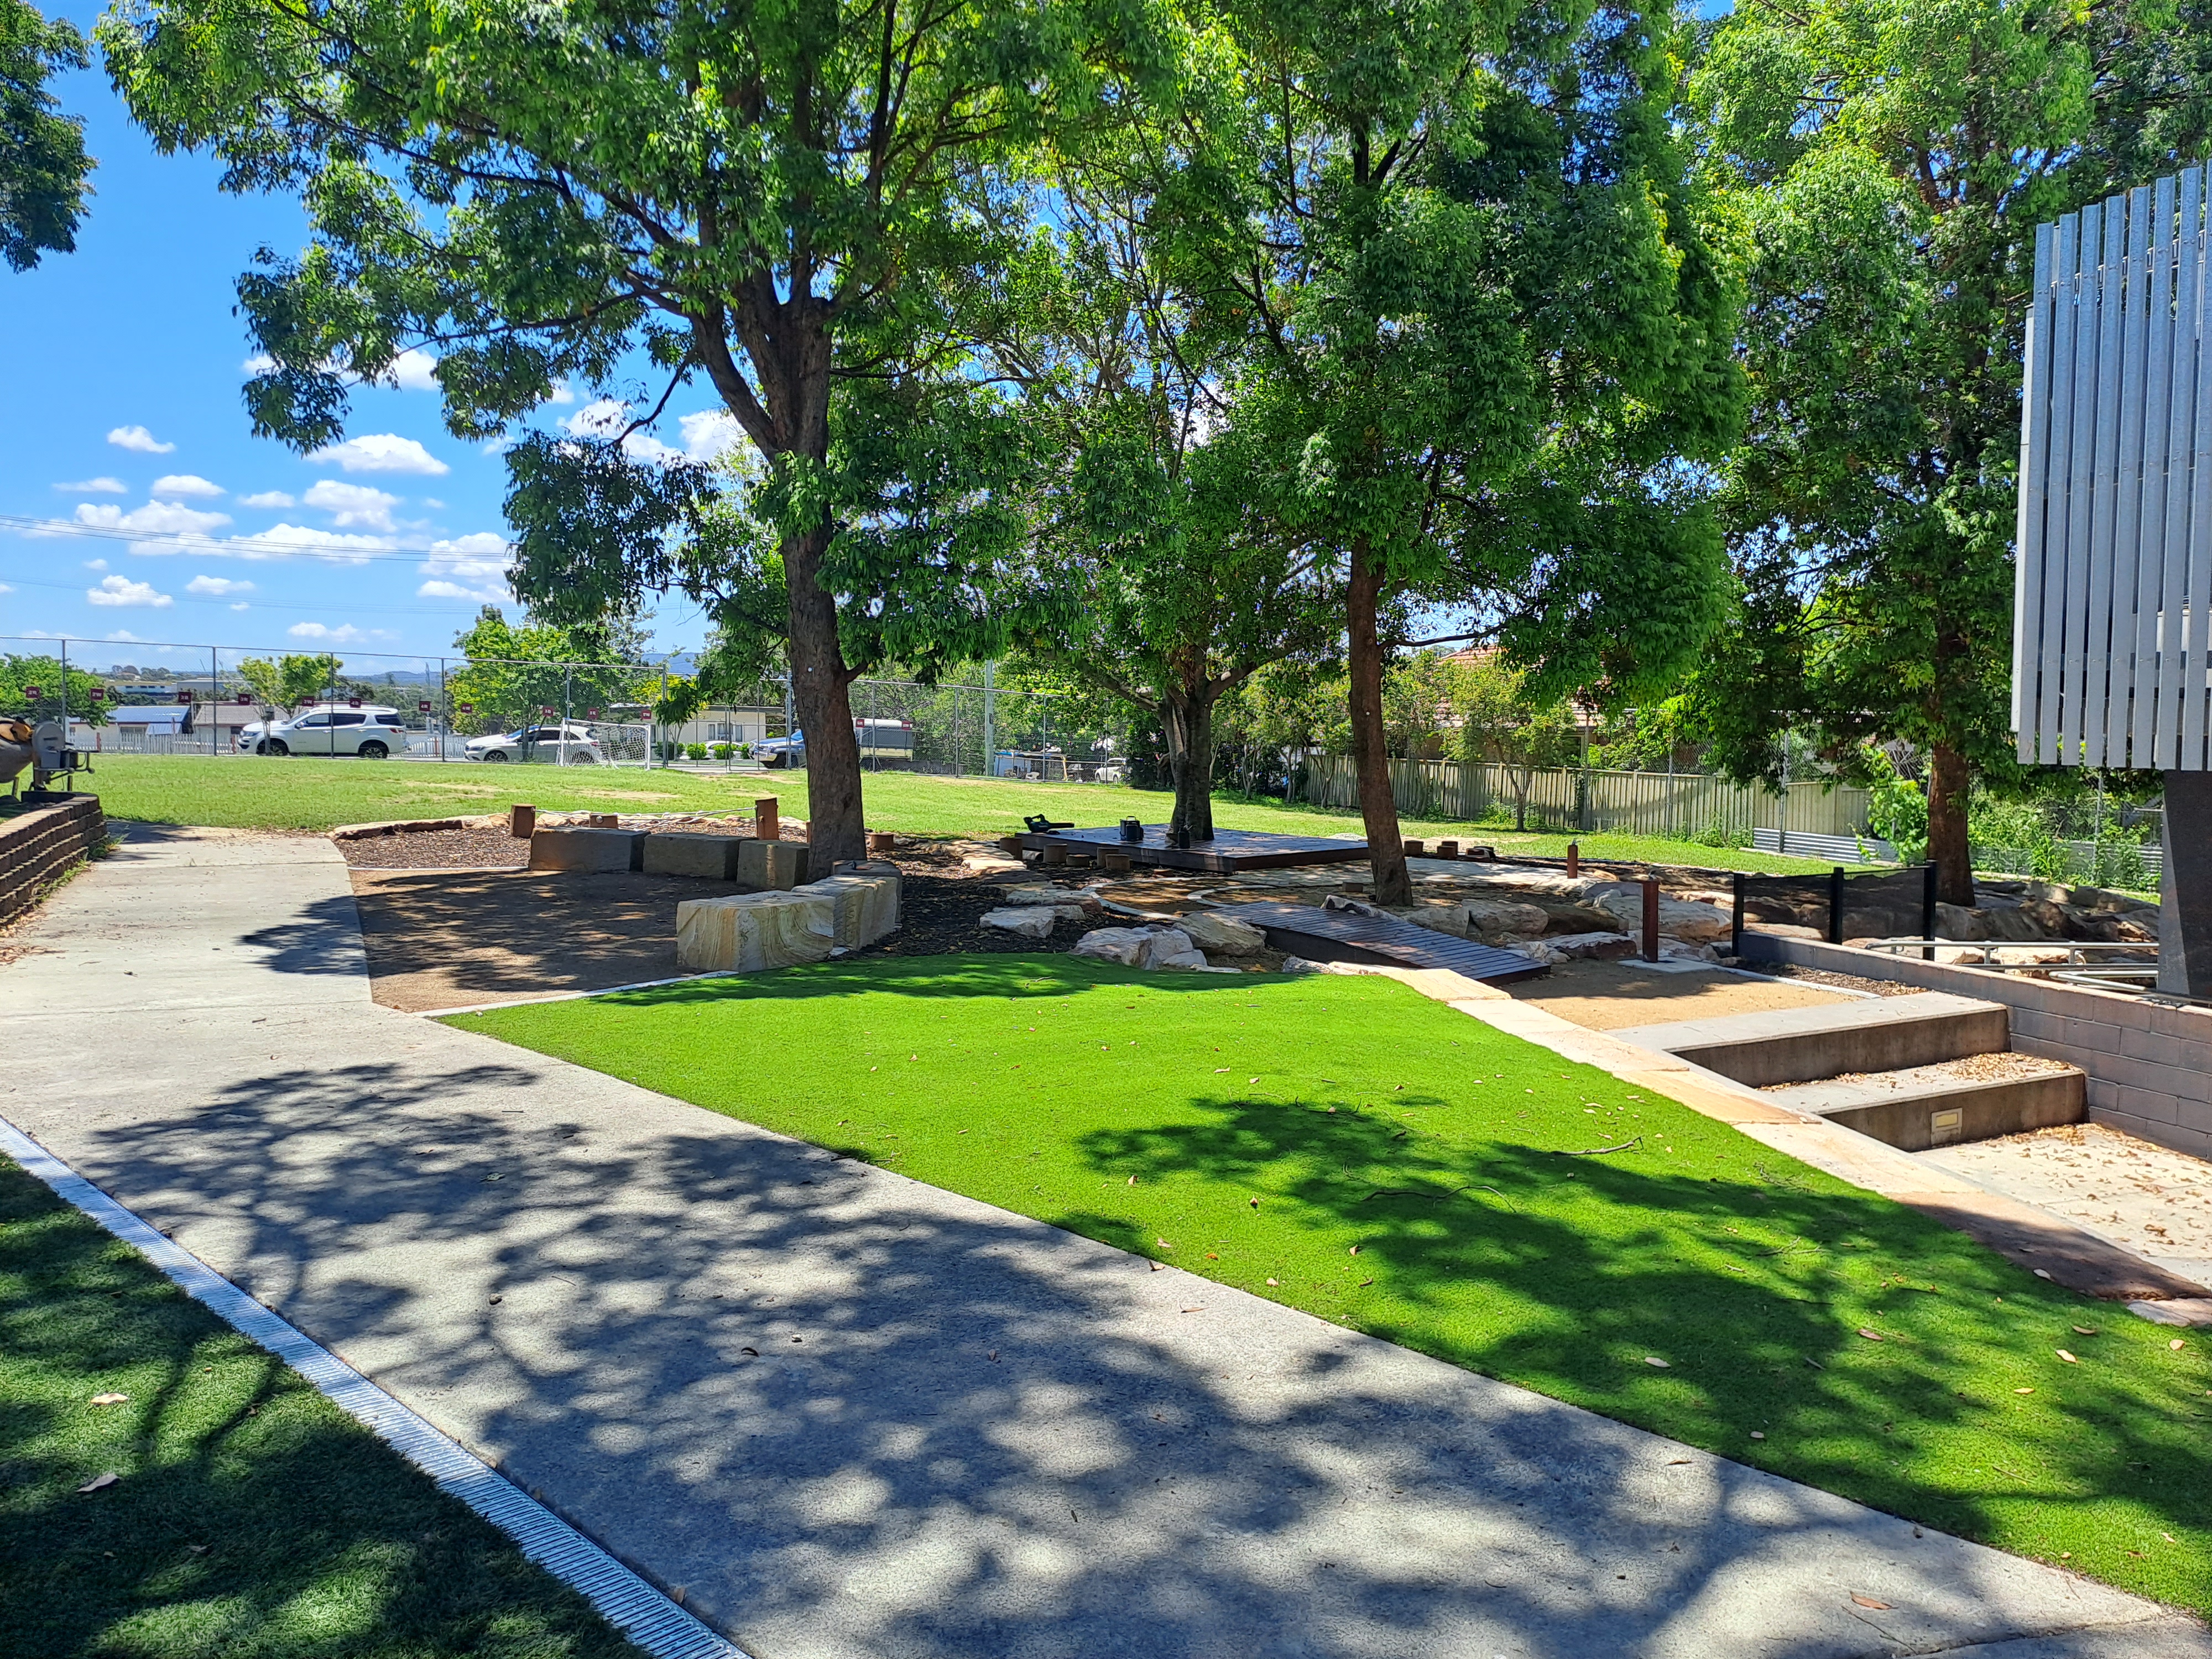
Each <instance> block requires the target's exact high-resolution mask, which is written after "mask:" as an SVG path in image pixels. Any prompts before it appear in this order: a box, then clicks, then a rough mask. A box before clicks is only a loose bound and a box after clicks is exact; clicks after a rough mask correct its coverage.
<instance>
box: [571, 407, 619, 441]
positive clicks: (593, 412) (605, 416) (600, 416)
mask: <svg viewBox="0 0 2212 1659" xmlns="http://www.w3.org/2000/svg"><path fill="white" fill-rule="evenodd" d="M628 416H629V404H626V403H623V401H622V400H621V399H620V398H593V399H592V401H591V402H590V403H588V404H585V405H584V406H583V407H582V408H581V409H580V410H577V411H576V412H575V413H574V415H571V416H569V417H568V419H567V420H565V421H563V422H561V430H562V431H563V432H565V433H567V434H568V435H569V436H570V437H572V438H611V437H613V436H614V435H615V434H616V433H617V432H619V431H621V430H622V428H623V422H624V420H625V419H626V418H627V417H628Z"/></svg>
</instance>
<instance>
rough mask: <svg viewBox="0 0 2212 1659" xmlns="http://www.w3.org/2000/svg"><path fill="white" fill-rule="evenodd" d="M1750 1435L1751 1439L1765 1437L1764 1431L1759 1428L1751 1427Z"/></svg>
mask: <svg viewBox="0 0 2212 1659" xmlns="http://www.w3.org/2000/svg"><path fill="white" fill-rule="evenodd" d="M1751 1437H1752V1438H1753V1440H1764V1439H1765V1438H1766V1435H1765V1431H1763V1430H1759V1429H1753V1431H1751Z"/></svg>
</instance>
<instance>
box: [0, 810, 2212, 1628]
mask: <svg viewBox="0 0 2212 1659" xmlns="http://www.w3.org/2000/svg"><path fill="white" fill-rule="evenodd" d="M27 942H28V943H31V944H33V945H37V946H39V947H41V948H40V949H39V950H37V951H33V953H32V954H30V955H28V956H27V957H23V958H22V959H21V960H20V961H18V962H17V963H15V965H13V966H12V967H9V968H7V969H0V995H4V1000H5V1006H7V1008H8V1010H9V1024H8V1032H9V1039H10V1050H9V1066H8V1067H7V1068H6V1071H5V1073H4V1074H0V1075H4V1081H0V1113H4V1115H6V1116H7V1117H8V1118H9V1119H10V1120H11V1121H14V1122H15V1123H16V1124H17V1125H18V1126H20V1127H22V1128H23V1129H25V1130H27V1132H28V1133H31V1134H33V1135H34V1136H35V1137H37V1138H38V1139H40V1140H41V1141H42V1142H44V1143H45V1144H46V1146H48V1147H49V1148H51V1149H52V1150H53V1151H54V1152H57V1153H58V1154H59V1155H60V1156H61V1157H63V1158H66V1159H68V1160H69V1161H70V1163H72V1164H75V1165H76V1167H77V1168H78V1169H79V1170H82V1171H83V1172H84V1173H85V1174H86V1175H88V1176H90V1177H91V1178H92V1179H93V1180H94V1181H95V1182H97V1183H98V1184H100V1186H101V1187H103V1188H106V1190H107V1191H108V1192H110V1193H111V1194H114V1195H115V1196H116V1197H117V1198H118V1199H120V1200H122V1201H123V1202H124V1203H125V1204H126V1205H128V1206H131V1208H133V1209H135V1210H137V1212H139V1213H140V1214H141V1215H143V1216H145V1217H146V1218H149V1220H151V1221H153V1222H154V1223H155V1225H157V1226H159V1227H161V1228H162V1229H163V1230H165V1231H168V1232H170V1233H171V1234H172V1235H173V1237H175V1238H176V1239H177V1240H178V1242H179V1243H182V1244H184V1245H185V1246H186V1247H187V1248H189V1249H191V1250H193V1251H194V1252H195V1253H196V1254H197V1255H199V1256H200V1257H201V1258H202V1259H203V1260H204V1261H208V1262H209V1263H210V1265H212V1266H213V1267H216V1269H217V1270H218V1271H220V1272H222V1273H224V1274H226V1275H227V1276H228V1277H229V1278H230V1279H233V1280H234V1281H235V1282H236V1283H238V1284H239V1285H241V1286H243V1287H245V1288H246V1290H247V1291H250V1292H251V1293H252V1294H253V1295H254V1296H255V1297H258V1298H259V1299H260V1300H261V1301H263V1302H264V1303H265V1304H268V1305H270V1306H271V1307H273V1308H276V1309H277V1310H280V1311H281V1312H282V1313H283V1314H284V1316H286V1317H287V1318H289V1319H290V1320H292V1321H293V1322H295V1323H296V1324H297V1325H298V1326H300V1328H302V1329H303V1330H305V1331H306V1332H307V1333H308V1334H311V1335H313V1336H314V1337H316V1338H317V1339H319V1340H321V1341H323V1342H324V1343H325V1344H326V1345H328V1346H331V1348H333V1349H335V1350H336V1351H337V1352H338V1353H339V1354H341V1355H342V1356H343V1358H346V1359H348V1360H349V1361H350V1362H351V1363H352V1364H355V1365H356V1366H358V1367H360V1368H361V1369H362V1370H364V1371H365V1372H368V1374H369V1375H371V1376H374V1378H375V1379H376V1381H378V1382H379V1383H381V1384H382V1385H383V1386H384V1387H385V1388H386V1389H390V1390H391V1391H392V1393H393V1394H394V1395H398V1396H399V1397H400V1398H401V1399H402V1400H403V1401H405V1403H407V1404H408V1405H409V1406H410V1407H413V1408H414V1409H415V1410H416V1411H418V1412H420V1413H422V1414H423V1415H424V1416H426V1417H428V1418H429V1419H431V1420H432V1421H434V1422H435V1423H437V1424H438V1425H440V1426H441V1427H442V1428H444V1429H445V1430H446V1431H447V1432H449V1433H451V1434H453V1436H455V1437H457V1438H459V1439H460V1440H461V1441H463V1442H464V1443H467V1444H469V1445H471V1446H472V1447H474V1448H476V1449H478V1450H479V1451H480V1452H481V1453H482V1454H483V1455H485V1456H487V1457H489V1458H490V1459H492V1460H494V1461H495V1462H497V1463H498V1464H499V1465H500V1466H501V1468H504V1469H505V1470H507V1473H508V1474H510V1475H511V1476H512V1477H513V1479H514V1480H517V1481H518V1482H520V1484H521V1485H523V1486H526V1487H528V1488H530V1489H532V1490H533V1491H535V1492H540V1493H542V1495H543V1496H544V1499H545V1501H546V1502H548V1503H549V1504H551V1505H552V1506H553V1507H554V1508H556V1509H557V1510H559V1511H561V1512H562V1514H563V1515H565V1516H568V1517H569V1518H570V1519H571V1520H573V1521H574V1522H577V1523H578V1524H579V1525H580V1526H581V1527H583V1528H585V1529H586V1530H587V1531H589V1532H590V1533H592V1534H593V1535H594V1536H596V1537H598V1538H599V1540H601V1541H603V1542H604V1543H605V1544H606V1545H607V1546H608V1547H610V1548H611V1549H612V1550H613V1551H615V1552H616V1553H617V1554H619V1555H621V1556H623V1558H624V1559H627V1560H629V1561H631V1562H632V1563H634V1564H635V1565H637V1566H639V1567H640V1568H641V1570H642V1571H645V1572H647V1574H648V1575H649V1576H650V1577H653V1578H655V1579H657V1580H658V1581H659V1582H660V1583H663V1584H664V1585H665V1586H667V1587H670V1588H671V1589H676V1588H680V1589H683V1590H684V1592H685V1600H686V1604H687V1605H688V1606H690V1607H691V1608H692V1609H693V1610H694V1611H696V1612H697V1613H700V1614H701V1615H702V1616H703V1617H704V1618H706V1619H707V1620H709V1621H710V1622H712V1623H714V1624H716V1625H717V1626H720V1627H721V1628H722V1629H724V1630H726V1631H727V1632H729V1633H730V1634H731V1635H732V1636H733V1637H735V1638H737V1639H738V1641H739V1642H740V1643H741V1644H743V1645H744V1647H746V1648H747V1649H748V1650H750V1652H751V1653H753V1654H754V1655H756V1656H757V1659H832V1656H835V1659H909V1656H911V1659H997V1656H1008V1659H1012V1656H1021V1659H1030V1656H1036V1659H1105V1656H1119V1655H1127V1656H1142V1659H1179V1656H1206V1659H1261V1656H1265V1659H1275V1656H1281V1659H1293V1656H1295V1659H1369V1656H1371V1659H1416V1656H1424V1659H1425V1656H1435V1659H1446V1656H1449V1659H1486V1656H1490V1655H1493V1654H1499V1655H1508V1654H1510V1655H1513V1656H1516V1659H1519V1656H1546V1659H1566V1656H1589V1659H1598V1656H1605V1659H1613V1656H1621V1655H1638V1656H1660V1655H1668V1656H1682V1659H1693V1656H1694V1659H1706V1656H1713V1655H1723V1654H1725V1655H1729V1656H1777V1659H1779V1656H1790V1659H1829V1656H1838V1659H1840V1656H1862V1655H1864V1656H1872V1655H1889V1654H1899V1653H1916V1654H1924V1653H1938V1652H1941V1653H1947V1654H1948V1653H1974V1654H1977V1655H1983V1656H1986V1659H1998V1656H2002V1659H2057V1656H2070V1659H2103V1656H2112V1659H2118V1656H2121V1655H2126V1656H2129V1659H2179V1656H2191V1659H2205V1656H2212V1638H2208V1637H2207V1636H2206V1635H2205V1634H2204V1632H2203V1631H2202V1630H2201V1629H2200V1628H2199V1627H2198V1626H2196V1625H2195V1624H2193V1623H2191V1622H2190V1621H2188V1620H2183V1619H2181V1618H2179V1617H2178V1616H2176V1615H2173V1614H2172V1613H2166V1612H2165V1611H2163V1610H2161V1609H2160V1608H2158V1607H2154V1606H2151V1605H2149V1604H2148V1603H2145V1602H2142V1601H2136V1600H2135V1599H2133V1598H2130V1597H2128V1596H2124V1595H2119V1594H2118V1593H2116V1592H2114V1591H2112V1590H2109V1589H2103V1588H2101V1587H2100V1586H2098V1585H2095V1584H2092V1583H2086V1582H2083V1581H2081V1580H2078V1579H2075V1578H2073V1577H2069V1576H2067V1575H2065V1574H2063V1573H2061V1572H2058V1571H2053V1570H2051V1569H2049V1568H2046V1567H2043V1566H2039V1565H2033V1564H2032V1563H2029V1562H2026V1561H2022V1560H2018V1559H2014V1558H2012V1557H2009V1556H2005V1555H2002V1554H1999V1553H1996V1552H1993V1551H1990V1550H1986V1549H1982V1548H1979V1547H1976V1546H1973V1545H1970V1544H1966V1543H1962V1542H1960V1541H1957V1540H1955V1539H1952V1538H1948V1537H1946V1536H1943V1535H1942V1534H1936V1533H1933V1532H1923V1531H1922V1530H1920V1529H1917V1528H1913V1527H1912V1526H1911V1525H1909V1524H1907V1523H1905V1522H1900V1521H1897V1520H1894V1519H1893V1518H1891V1517H1888V1516H1882V1515H1880V1514H1876V1513H1875V1512H1874V1511H1871V1510H1866V1509H1863V1508H1861V1507H1859V1506H1857V1505H1856V1504H1849V1503H1845V1502H1844V1501H1843V1500H1841V1499H1839V1498H1833V1497H1831V1496H1828V1495H1826V1494H1824V1493H1821V1492H1814V1491H1811V1490H1809V1489H1808V1488H1805V1487H1802V1486H1796V1485H1793V1484H1791V1483H1790V1482H1788V1481H1785V1480H1778V1479H1775V1478H1773V1477H1771V1476H1769V1475H1765V1474H1758V1473H1756V1472H1754V1471H1753V1470H1750V1469H1747V1468H1742V1467H1741V1466H1739V1465H1736V1464H1734V1463H1730V1462H1726V1461H1724V1460H1723V1459H1719V1458H1716V1457H1713V1456H1711V1455H1707V1454H1705V1453H1703V1452H1699V1451H1693V1450H1691V1449H1687V1448H1685V1447H1681V1446H1679V1445H1676V1444H1674V1443H1672V1442H1670V1441H1667V1440H1664V1439H1662V1438H1660V1437H1656V1436H1654V1435H1650V1434H1646V1433H1644V1432H1641V1431H1638V1430H1634V1429H1631V1428H1627V1427H1624V1426H1623V1425H1619V1424H1616V1423H1613V1422H1609V1421H1607V1420H1606V1419H1602V1418H1598V1417H1593V1416H1590V1415H1589V1414H1588V1413H1583V1412H1579V1411H1577V1410H1574V1409H1572V1408H1571V1407H1566V1406H1562V1405H1559V1404H1557V1403H1555V1402H1553V1401H1547V1400H1545V1399H1542V1398H1541V1397H1539V1396H1537V1395H1531V1394H1528V1393H1525V1392H1522V1391H1521V1390H1519V1389H1512V1388H1508V1387H1505V1386H1504V1385H1501V1384H1498V1383H1492V1382H1489V1381H1486V1380H1485V1379H1483V1378H1481V1377H1478V1376H1470V1375H1468V1373H1466V1372H1463V1371H1461V1370H1457V1369H1455V1368H1454V1367H1452V1366H1449V1365H1445V1364H1441V1363H1439V1362H1437V1361H1434V1360H1431V1359H1427V1358H1422V1357H1421V1356H1419V1355H1417V1354H1413V1353H1410V1352H1407V1351H1405V1350H1403V1349H1399V1348H1395V1347H1392V1346H1389V1345H1388V1344H1386V1343H1382V1342H1377V1341H1374V1340H1370V1339H1367V1338H1364V1337H1360V1336H1357V1335H1353V1334H1350V1333H1347V1332H1345V1331H1342V1330H1339V1329H1337V1328H1334V1327H1333V1326H1329V1325H1327V1324H1323V1323H1322V1322H1318V1321H1316V1320H1312V1319H1310V1318H1307V1317H1306V1316H1303V1315H1301V1314H1297V1313H1295V1312H1292V1311H1290V1310H1285V1309H1283V1308H1280V1307H1278V1306H1276V1305H1274V1304H1271V1303H1267V1302H1264V1301H1261V1300H1259V1299H1257V1298H1255V1297H1248V1296H1243V1295H1241V1294H1239V1293H1237V1292H1236V1291H1230V1290H1226V1289H1225V1288H1223V1287H1221V1286H1219V1285H1213V1284H1211V1283H1208V1282H1206V1281H1205V1280H1202V1279H1196V1278H1194V1277H1191V1276H1189V1275H1187V1274H1185V1273H1181V1272H1178V1271H1176V1270H1174V1269H1168V1270H1164V1271H1160V1272H1153V1271H1151V1270H1150V1269H1149V1266H1148V1264H1146V1262H1143V1261H1139V1260H1136V1259H1134V1258H1133V1257H1130V1256H1127V1255H1122V1254H1121V1253H1120V1252H1117V1251H1115V1250H1112V1249H1107V1248H1105V1247H1104V1246H1102V1245H1098V1244H1095V1243H1090V1242H1088V1241H1085V1240H1083V1239H1079V1238H1075V1237H1071V1236H1070V1235H1067V1234H1065V1233H1061V1232H1058V1231H1054V1230H1053V1229H1051V1228H1049V1227H1046V1226H1043V1225H1040V1224H1038V1223H1036V1222H1032V1221H1029V1220H1025V1219H1024V1218H1020V1217H1017V1216H1012V1215H1009V1214H1006V1213H1005V1212H1001V1211H998V1210H994V1209H992V1208H990V1207H988V1206H984V1205H981V1204H975V1203H972V1202H969V1201H968V1200H963V1199H960V1198H957V1197H954V1196H952V1195H951V1194H945V1193H942V1192H939V1191H937V1190H935V1189H933V1188H927V1187H924V1186H921V1185H918V1184H916V1183H915V1182H909V1181H907V1180H905V1179H903V1178H902V1177H900V1176H896V1175H892V1174H889V1173H887V1172H885V1171H883V1170H876V1169H873V1168H870V1167H866V1166H862V1165H856V1164H850V1163H846V1162H842V1161H839V1160H836V1159H834V1158H831V1157H830V1156H829V1155H828V1154H827V1153H824V1152H819V1151H817V1150H816V1149H814V1148H811V1147H808V1146H803V1145H800V1144H799V1143H796V1142H793V1141H789V1140H786V1139H781V1138H779V1137H777V1136H775V1135H771V1134H768V1133H764V1132H763V1131H760V1130H757V1129H755V1128H751V1127H748V1126H746V1125H744V1124H741V1123H737V1122H732V1121H730V1120H728V1119H726V1118H723V1117H720V1116H718V1115H714V1114H712V1113H708V1112H705V1111H701V1110H699V1109H696V1108H692V1107H689V1106H685V1105H684V1104H682V1103H678V1102H676V1101H672V1100H669V1099H667V1098H665V1097H660V1096H657V1095H653V1094H649V1093H647V1092H646V1091H642V1090H639V1089H635V1088H632V1087H630V1086H629V1085H624V1084H622V1083H618V1082H616V1081H614V1080H612V1079H607V1078H605V1077H601V1076H599V1075H598V1074H596V1073H590V1072H586V1071H580V1070H578V1069H576V1068H574V1067H571V1066H564V1065H562V1064H560V1063H559V1062H556V1061H553V1060H545V1059H542V1058H540V1057H538V1056H536V1055H533V1054H527V1053H525V1052H522V1051H520V1050H517V1049H513V1048H506V1047H503V1046H501V1045H500V1044H498V1043H495V1042H491V1041H489V1040H488V1039H484V1038H480V1037H476V1036H470V1035H467V1034H465V1033H461V1032H458V1031H453V1030H447V1028H445V1027H442V1026H440V1025H436V1024H431V1023H429V1022H426V1021H422V1020H419V1019H416V1018H412V1017H410V1016H408V1015H404V1014H399V1013H395V1012H391V1011H389V1010H386V1009H382V1008H379V1007H376V1006H374V1005H373V1004H372V1003H371V1001H370V1000H369V995H368V984H367V981H366V978H365V976H364V972H363V969H362V952H361V946H360V940H359V936H358V933H357V930H356V925H355V921H354V914H353V901H352V898H351V896H350V894H349V888H348V885H347V880H346V872H345V870H344V868H343V866H342V865H341V863H340V862H339V861H338V860H337V857H336V855H335V854H334V853H333V851H332V849H331V848H330V847H329V846H328V845H327V844H326V843H324V842H319V841H314V840H308V839H304V838H302V839H289V838H287V839H275V838H268V839H262V838H247V837H225V836H214V835H203V836H195V835H191V834H184V835H175V836H162V837H156V838H153V839H149V840H145V841H142V842H137V843H136V844H134V845H132V846H131V847H129V848H125V850H124V851H123V852H122V853H120V854H118V856H117V857H116V858H114V859H112V860H110V861H109V862H108V863H106V864H105V865H103V866H100V867H98V868H97V869H95V870H94V871H93V872H89V873H88V874H87V875H85V876H83V877H82V878H79V879H78V880H77V881H76V882H75V883H73V884H71V885H70V887H69V888H68V889H66V890H64V892H63V893H62V894H61V895H59V896H58V898H57V899H56V900H55V901H54V902H52V905H51V906H50V907H49V909H48V911H47V913H46V915H44V917H43V918H42V919H41V920H40V921H39V922H37V923H36V924H35V925H34V927H33V930H32V932H31V933H30V934H29V936H28V939H27ZM769 1063H771V1064H772V1063H773V1062H772V1059H771V1060H770V1061H769ZM1855 1595H1856V1596H1857V1597H1860V1598H1863V1599H1862V1600H1859V1601H1854V1599H1853V1598H1854V1596H1855ZM1869 1602H1873V1603H1887V1604H1888V1605H1887V1606H1886V1607H1883V1606H1869V1605H1867V1604H1868V1603H1869Z"/></svg>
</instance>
